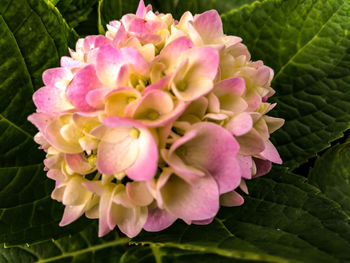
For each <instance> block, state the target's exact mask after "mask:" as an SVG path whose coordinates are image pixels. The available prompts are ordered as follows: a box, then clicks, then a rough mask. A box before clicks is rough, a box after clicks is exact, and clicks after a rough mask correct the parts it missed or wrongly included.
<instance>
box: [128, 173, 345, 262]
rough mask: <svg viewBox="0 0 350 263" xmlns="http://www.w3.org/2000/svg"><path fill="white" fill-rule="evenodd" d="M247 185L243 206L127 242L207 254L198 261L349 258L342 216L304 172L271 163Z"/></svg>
mask: <svg viewBox="0 0 350 263" xmlns="http://www.w3.org/2000/svg"><path fill="white" fill-rule="evenodd" d="M248 188H249V190H250V195H249V196H245V204H244V205H243V206H241V207H235V208H225V209H223V208H221V210H220V212H219V214H218V216H217V218H215V220H214V221H213V223H211V224H210V225H208V226H194V225H191V226H188V225H186V224H184V223H180V222H178V223H176V224H175V225H174V226H172V227H170V228H169V229H167V230H165V231H162V232H160V233H146V232H143V233H142V234H141V235H140V236H139V237H137V238H136V239H134V240H133V242H135V243H137V244H150V245H152V246H155V247H158V248H159V249H160V251H162V250H163V249H164V248H177V249H180V250H185V251H192V252H194V253H197V254H210V255H211V257H209V258H210V260H209V259H206V257H201V261H200V262H216V260H217V261H219V259H221V258H231V259H244V260H264V261H268V262H283V261H288V262H294V261H300V262H318V263H319V262H328V263H329V262H339V261H341V262H345V261H349V260H350V254H349V253H348V251H349V250H350V224H349V218H348V216H347V215H346V214H345V213H344V212H343V211H342V210H341V209H340V206H339V205H338V204H337V203H335V202H333V201H332V200H330V199H328V198H326V197H325V196H324V195H322V194H321V193H320V190H319V189H317V188H315V187H314V186H312V185H309V184H308V183H306V179H305V178H303V177H300V176H297V175H294V174H291V173H290V172H288V171H287V170H285V169H281V168H275V169H273V171H272V172H271V173H270V174H269V175H268V176H265V177H263V178H259V179H255V180H252V181H250V182H249V184H248ZM163 254H164V255H166V253H163ZM176 255H177V254H176V253H174V254H168V255H166V257H170V258H171V257H176ZM183 258H186V256H183ZM214 259H216V260H214ZM164 262H167V261H164ZM181 262H182V261H181ZM195 262H199V261H195Z"/></svg>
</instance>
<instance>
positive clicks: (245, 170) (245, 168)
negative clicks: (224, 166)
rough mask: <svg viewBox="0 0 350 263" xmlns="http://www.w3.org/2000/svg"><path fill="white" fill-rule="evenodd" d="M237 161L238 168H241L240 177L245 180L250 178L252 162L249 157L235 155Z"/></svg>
mask: <svg viewBox="0 0 350 263" xmlns="http://www.w3.org/2000/svg"><path fill="white" fill-rule="evenodd" d="M236 158H237V160H238V164H239V167H240V168H241V176H242V177H243V178H245V179H251V178H252V165H253V163H252V162H253V160H252V157H251V156H248V155H241V154H237V157H236Z"/></svg>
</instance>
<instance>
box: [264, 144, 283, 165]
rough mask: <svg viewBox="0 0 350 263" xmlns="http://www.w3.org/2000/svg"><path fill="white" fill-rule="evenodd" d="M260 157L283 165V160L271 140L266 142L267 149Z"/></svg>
mask: <svg viewBox="0 0 350 263" xmlns="http://www.w3.org/2000/svg"><path fill="white" fill-rule="evenodd" d="M259 156H261V157H263V158H264V159H266V160H269V161H271V162H273V163H277V164H282V159H281V157H280V155H279V154H278V151H277V150H276V148H275V146H274V145H273V144H272V143H271V141H270V140H267V141H266V142H265V149H264V151H262V152H261V153H260V154H259Z"/></svg>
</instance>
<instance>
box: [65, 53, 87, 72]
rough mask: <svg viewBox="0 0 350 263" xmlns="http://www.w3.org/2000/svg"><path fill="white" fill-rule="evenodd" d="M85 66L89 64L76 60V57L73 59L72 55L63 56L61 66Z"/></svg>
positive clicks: (69, 67) (68, 67) (72, 67)
mask: <svg viewBox="0 0 350 263" xmlns="http://www.w3.org/2000/svg"><path fill="white" fill-rule="evenodd" d="M85 66H87V64H86V63H84V62H81V61H79V60H75V59H72V58H71V57H66V56H63V57H61V67H63V68H67V69H76V68H83V67H85Z"/></svg>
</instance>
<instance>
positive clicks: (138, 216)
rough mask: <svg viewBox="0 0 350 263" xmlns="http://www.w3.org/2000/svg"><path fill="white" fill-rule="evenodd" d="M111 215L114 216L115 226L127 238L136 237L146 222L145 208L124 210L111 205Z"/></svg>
mask: <svg viewBox="0 0 350 263" xmlns="http://www.w3.org/2000/svg"><path fill="white" fill-rule="evenodd" d="M111 213H112V214H113V215H115V219H114V220H115V224H116V225H118V228H119V229H120V231H121V232H123V233H124V234H125V235H127V236H128V237H130V238H132V237H135V236H137V235H138V234H139V233H140V232H141V230H142V228H143V226H144V225H145V223H146V220H147V207H135V208H125V207H123V206H121V205H112V211H111Z"/></svg>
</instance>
